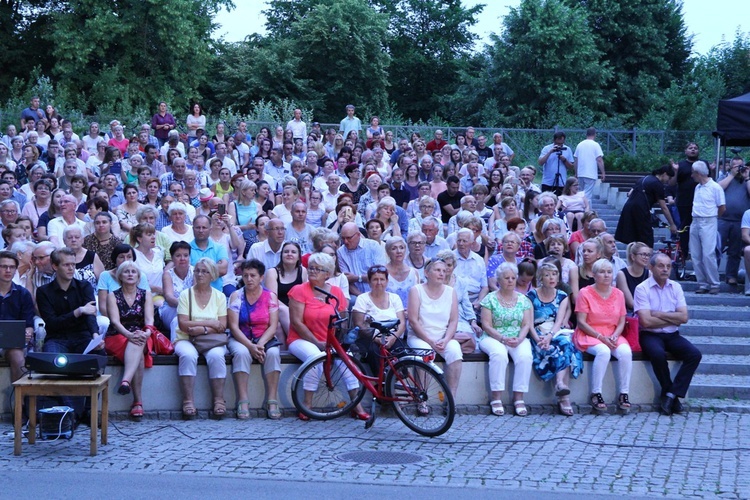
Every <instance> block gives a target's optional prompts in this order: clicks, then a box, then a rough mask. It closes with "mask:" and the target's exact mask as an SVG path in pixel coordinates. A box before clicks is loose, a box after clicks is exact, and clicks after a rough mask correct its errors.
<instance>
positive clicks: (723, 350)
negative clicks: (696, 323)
mask: <svg viewBox="0 0 750 500" xmlns="http://www.w3.org/2000/svg"><path fill="white" fill-rule="evenodd" d="M685 337H687V338H689V339H690V342H692V343H693V345H695V346H696V347H697V348H698V349H700V351H701V352H702V353H703V355H704V359H705V357H706V356H709V355H731V356H745V363H747V362H748V361H750V358H748V357H747V356H750V337H746V336H743V337H716V336H703V335H685Z"/></svg>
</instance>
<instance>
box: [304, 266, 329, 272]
mask: <svg viewBox="0 0 750 500" xmlns="http://www.w3.org/2000/svg"><path fill="white" fill-rule="evenodd" d="M307 272H308V273H315V274H317V273H327V272H328V269H323V268H322V267H308V268H307Z"/></svg>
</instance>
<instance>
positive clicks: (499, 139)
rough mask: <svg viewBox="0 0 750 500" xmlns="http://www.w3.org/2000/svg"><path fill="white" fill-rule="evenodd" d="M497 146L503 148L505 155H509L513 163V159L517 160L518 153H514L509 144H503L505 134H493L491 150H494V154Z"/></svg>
mask: <svg viewBox="0 0 750 500" xmlns="http://www.w3.org/2000/svg"><path fill="white" fill-rule="evenodd" d="M496 146H500V147H501V148H503V153H505V154H506V155H508V158H510V161H511V163H512V162H513V158H515V156H516V153H514V152H513V150H512V149H511V147H510V146H508V143H507V142H503V134H501V133H500V132H495V133H494V134H492V145H491V146H490V149H492V151H493V152H494V151H495V147H496Z"/></svg>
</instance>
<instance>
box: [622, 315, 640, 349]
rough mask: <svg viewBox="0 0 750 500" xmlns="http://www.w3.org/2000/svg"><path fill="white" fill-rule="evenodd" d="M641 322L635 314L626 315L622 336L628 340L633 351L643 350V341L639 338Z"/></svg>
mask: <svg viewBox="0 0 750 500" xmlns="http://www.w3.org/2000/svg"><path fill="white" fill-rule="evenodd" d="M639 330H640V323H639V321H638V318H637V317H635V316H625V328H623V329H622V336H623V337H625V340H627V341H628V345H630V350H631V351H633V352H642V351H643V349H642V348H641V342H640V340H639V338H638V337H639Z"/></svg>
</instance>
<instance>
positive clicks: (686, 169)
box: [669, 142, 705, 259]
mask: <svg viewBox="0 0 750 500" xmlns="http://www.w3.org/2000/svg"><path fill="white" fill-rule="evenodd" d="M699 154H700V150H699V149H698V145H697V144H696V143H694V142H689V143H688V144H687V146H686V147H685V159H684V160H680V162H679V163H672V167H673V168H674V170H675V173H676V174H677V175H675V176H674V177H670V179H669V185H670V186H674V185H677V201H676V205H677V213H678V214H679V215H680V232H679V234H680V247H681V248H682V252H683V254H684V253H685V252H686V250H687V249H688V248H690V223H691V222H693V218H692V210H693V196H694V195H695V186H696V182H695V180H693V163H695V162H696V161H698V156H699ZM704 163H705V162H704ZM686 228H687V230H685V229H686ZM684 257H685V258H686V259H687V255H684Z"/></svg>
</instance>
